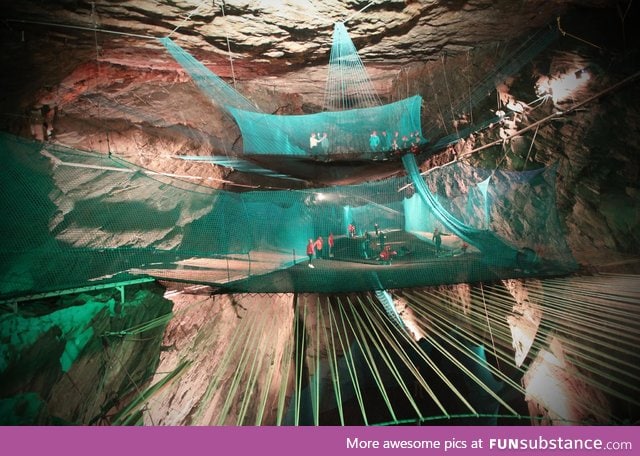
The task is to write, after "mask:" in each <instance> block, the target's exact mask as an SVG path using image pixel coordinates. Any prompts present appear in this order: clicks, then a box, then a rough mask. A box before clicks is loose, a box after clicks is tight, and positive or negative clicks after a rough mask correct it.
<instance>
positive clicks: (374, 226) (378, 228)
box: [373, 223, 380, 236]
mask: <svg viewBox="0 0 640 456" xmlns="http://www.w3.org/2000/svg"><path fill="white" fill-rule="evenodd" d="M373 228H374V229H375V230H376V236H378V234H380V227H379V226H378V224H377V223H374V224H373Z"/></svg>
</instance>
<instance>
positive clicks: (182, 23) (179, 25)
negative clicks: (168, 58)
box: [166, 0, 224, 38]
mask: <svg viewBox="0 0 640 456" xmlns="http://www.w3.org/2000/svg"><path fill="white" fill-rule="evenodd" d="M205 1H206V0H202V1H201V2H200V4H199V5H198V6H197V8H196V9H194V10H193V11H191V12H190V13H189V14H188V15H187V17H185V18H184V19H183V20H182V22H180V23H179V24H178V25H177V26H176V28H174V29H173V30H171V32H170V33H169V34H168V35H167V36H166V37H167V38H171V35H173V34H174V33H175V32H176V31H177V30H178V29H179V28H180V27H182V26H183V25H184V24H186V23H187V22H188V21H189V20H190V19H191V16H193V15H194V14H196V13H197V12H198V11H199V10H200V8H202V7H203V6H204V3H205ZM222 4H223V5H224V2H222Z"/></svg>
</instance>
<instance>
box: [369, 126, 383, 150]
mask: <svg viewBox="0 0 640 456" xmlns="http://www.w3.org/2000/svg"><path fill="white" fill-rule="evenodd" d="M379 146H380V137H379V136H378V132H377V131H375V130H373V131H372V132H371V135H370V136H369V148H370V149H371V152H376V151H377V150H378V147H379Z"/></svg>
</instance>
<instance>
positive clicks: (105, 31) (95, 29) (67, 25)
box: [7, 19, 158, 40]
mask: <svg viewBox="0 0 640 456" xmlns="http://www.w3.org/2000/svg"><path fill="white" fill-rule="evenodd" d="M7 22H18V23H21V24H33V25H44V26H46V27H61V28H68V29H74V30H87V31H90V32H100V33H111V34H114V35H124V36H131V37H134V38H143V39H147V40H157V39H158V38H157V37H155V36H151V35H139V34H136V33H128V32H119V31H117V30H107V29H103V28H98V27H84V26H80V25H70V24H59V23H55V22H43V21H30V20H24V19H7Z"/></svg>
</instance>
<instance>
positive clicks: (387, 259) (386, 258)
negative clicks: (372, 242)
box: [378, 245, 398, 264]
mask: <svg viewBox="0 0 640 456" xmlns="http://www.w3.org/2000/svg"><path fill="white" fill-rule="evenodd" d="M397 254H398V252H396V251H395V250H391V246H389V245H387V246H385V248H384V249H382V251H381V252H380V255H379V256H378V259H379V260H380V261H382V262H383V263H384V264H391V259H392V258H393V257H394V256H396V255H397Z"/></svg>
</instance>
